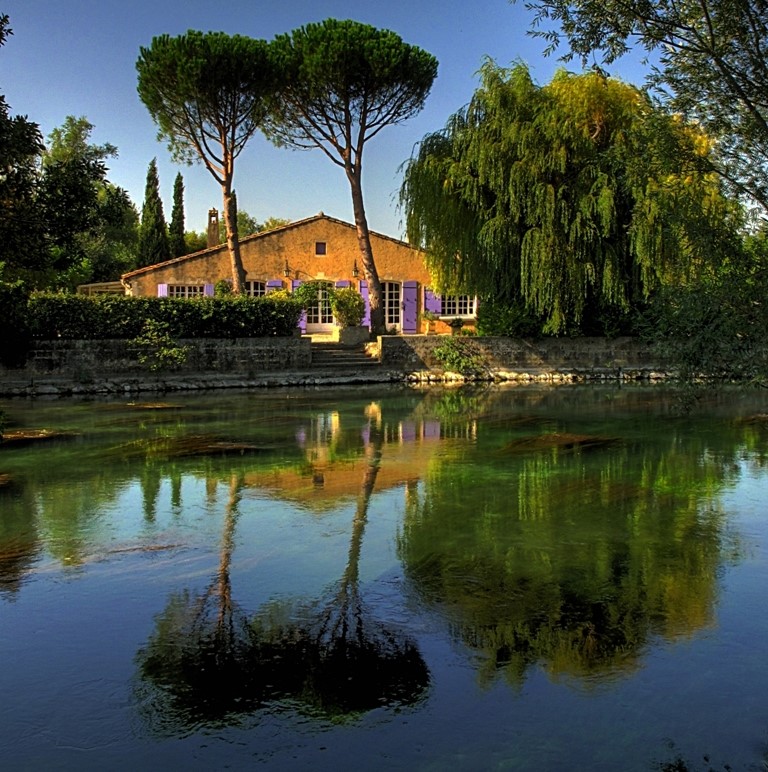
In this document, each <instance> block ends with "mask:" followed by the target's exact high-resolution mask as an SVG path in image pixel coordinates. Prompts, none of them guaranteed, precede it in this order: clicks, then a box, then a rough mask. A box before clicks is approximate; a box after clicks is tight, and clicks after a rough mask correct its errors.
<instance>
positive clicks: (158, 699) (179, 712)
mask: <svg viewBox="0 0 768 772" xmlns="http://www.w3.org/2000/svg"><path fill="white" fill-rule="evenodd" d="M375 434H376V436H377V437H378V440H374V441H372V442H371V445H370V449H369V463H368V465H367V467H366V471H365V475H364V478H363V480H362V483H361V487H360V493H359V496H358V499H357V506H356V511H355V517H354V520H353V525H352V537H351V542H350V549H349V554H348V559H347V566H346V570H345V571H344V574H343V576H342V578H341V581H340V582H339V584H338V587H337V588H335V590H334V591H333V592H332V593H331V595H330V597H329V598H328V599H326V600H324V601H322V602H319V603H314V604H299V605H295V606H289V605H286V604H276V603H270V604H268V605H266V606H265V607H264V608H262V609H261V610H260V611H259V613H257V614H256V615H255V616H254V617H253V618H252V619H251V620H249V619H248V618H247V617H246V615H245V614H244V613H243V612H242V611H241V610H239V609H238V608H237V607H236V606H235V604H234V603H233V600H232V588H231V580H230V565H231V557H232V550H233V546H234V530H235V522H236V513H237V506H238V502H239V496H240V488H241V487H242V478H240V479H238V481H237V482H236V483H235V482H234V481H233V484H232V485H231V487H230V499H229V502H228V505H227V509H226V518H225V526H224V534H223V538H222V545H221V551H220V561H219V571H218V574H217V577H216V580H215V582H214V583H213V584H212V585H211V587H209V589H208V591H207V592H206V593H205V594H204V595H202V596H200V597H194V596H192V595H191V594H189V593H185V594H182V595H177V596H174V597H172V598H171V601H170V602H169V604H168V606H167V607H166V610H165V611H164V612H163V614H162V615H161V616H160V617H159V618H158V620H157V627H156V631H155V634H154V635H153V636H152V638H151V639H150V641H149V642H148V644H147V646H146V647H145V649H143V650H142V651H140V652H139V654H138V657H137V659H138V662H139V666H140V671H141V677H142V681H143V687H142V690H143V692H144V694H143V699H144V701H145V704H146V705H148V706H149V709H150V712H151V714H152V716H153V724H155V725H156V726H158V724H159V728H160V729H163V728H167V729H169V730H172V729H174V728H178V727H179V726H181V727H185V726H190V725H193V724H197V723H198V722H200V721H203V722H207V721H212V720H214V721H215V720H223V719H226V720H231V719H233V718H234V717H236V716H237V715H241V714H244V713H248V712H252V711H253V710H254V709H255V708H257V707H258V706H259V705H261V704H263V703H265V702H267V701H269V700H274V699H285V698H288V699H292V700H297V701H298V702H300V703H302V704H304V705H306V706H308V707H311V708H313V709H316V710H320V711H321V712H322V713H324V714H331V715H337V714H338V715H346V714H350V713H356V712H360V711H366V710H371V709H373V708H376V707H380V706H382V705H385V704H388V703H397V704H405V703H409V702H413V701H414V700H415V699H417V698H418V697H419V695H420V694H421V692H422V691H423V690H424V688H425V687H426V685H427V682H428V678H429V674H428V671H427V668H426V665H425V663H424V661H423V660H422V658H421V656H420V654H419V652H418V650H417V649H416V647H415V645H414V644H413V642H412V641H410V640H409V639H407V638H404V637H403V636H401V635H398V634H397V633H395V632H393V631H391V630H389V629H388V628H387V627H386V626H385V625H383V624H380V623H379V622H377V621H374V620H371V619H370V618H369V615H368V613H367V610H366V608H365V605H364V603H363V599H362V597H361V593H360V587H359V563H360V553H361V548H362V541H363V534H364V530H365V524H366V521H367V516H368V507H369V502H370V499H371V495H372V492H373V489H374V486H375V482H376V476H377V473H378V469H379V463H380V460H381V439H380V434H379V433H378V432H375Z"/></svg>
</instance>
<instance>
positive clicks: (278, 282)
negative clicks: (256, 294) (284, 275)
mask: <svg viewBox="0 0 768 772" xmlns="http://www.w3.org/2000/svg"><path fill="white" fill-rule="evenodd" d="M282 288H283V280H282V279H269V281H267V288H266V289H267V294H269V293H270V292H276V291H277V290H281V289H282Z"/></svg>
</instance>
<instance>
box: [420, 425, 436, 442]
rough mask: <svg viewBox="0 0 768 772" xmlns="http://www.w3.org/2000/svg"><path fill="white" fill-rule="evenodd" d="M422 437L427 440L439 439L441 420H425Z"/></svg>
mask: <svg viewBox="0 0 768 772" xmlns="http://www.w3.org/2000/svg"><path fill="white" fill-rule="evenodd" d="M422 437H424V439H425V440H439V439H440V421H424V423H423V424H422Z"/></svg>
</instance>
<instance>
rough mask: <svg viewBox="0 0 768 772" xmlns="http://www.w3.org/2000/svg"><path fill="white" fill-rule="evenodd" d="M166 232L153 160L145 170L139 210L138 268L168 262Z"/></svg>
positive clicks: (169, 254) (168, 251) (158, 183)
mask: <svg viewBox="0 0 768 772" xmlns="http://www.w3.org/2000/svg"><path fill="white" fill-rule="evenodd" d="M170 258H171V250H170V248H169V246H168V231H167V228H166V225H165V215H164V214H163V202H162V200H161V199H160V182H159V179H158V176H157V159H156V158H153V159H152V160H151V161H150V163H149V169H148V170H147V184H146V187H145V189H144V205H143V206H142V209H141V225H140V227H139V260H138V263H139V267H142V266H145V265H154V264H155V263H162V262H163V261H164V260H170Z"/></svg>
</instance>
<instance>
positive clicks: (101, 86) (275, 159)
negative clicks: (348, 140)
mask: <svg viewBox="0 0 768 772" xmlns="http://www.w3.org/2000/svg"><path fill="white" fill-rule="evenodd" d="M0 13H7V14H8V15H9V16H10V26H11V28H12V29H13V35H12V36H11V37H9V38H8V40H7V41H6V44H5V46H4V47H3V48H1V49H0V93H3V94H5V96H6V99H7V102H8V104H9V105H10V108H11V114H12V115H17V114H18V115H26V116H27V117H28V118H29V119H30V120H32V121H34V122H36V123H38V124H39V125H40V128H41V130H42V132H43V134H44V135H45V136H46V137H47V135H48V134H49V133H50V131H51V130H52V129H54V128H55V127H57V126H61V125H62V123H63V122H64V120H65V118H66V117H67V116H68V115H74V116H76V117H79V116H85V117H86V118H87V119H88V120H89V121H90V122H91V123H92V124H93V125H94V127H95V128H94V132H93V134H92V136H91V141H92V142H94V143H96V144H103V143H107V142H109V143H111V144H113V145H115V146H117V148H118V151H119V157H118V158H116V159H111V160H110V161H109V162H108V166H109V175H108V177H109V179H110V181H111V182H113V183H114V184H116V185H119V186H121V187H123V188H125V189H126V190H127V191H128V193H129V195H130V196H131V199H132V200H133V202H134V203H135V204H136V206H137V208H138V209H139V210H141V204H142V202H143V199H144V185H145V181H146V174H147V167H148V165H149V162H150V161H151V160H152V158H157V162H158V169H159V175H160V189H161V195H162V197H163V201H164V206H165V215H166V219H170V212H171V202H172V195H173V181H174V178H175V177H176V173H177V172H178V171H181V173H182V175H183V177H184V185H185V194H184V197H185V218H186V222H185V226H186V229H187V230H196V231H203V230H205V227H206V222H207V212H208V209H210V208H211V207H216V208H217V209H219V210H221V192H220V189H219V187H218V185H217V184H216V182H215V181H214V180H213V178H212V177H211V176H210V174H209V173H208V172H207V171H206V170H205V169H204V167H202V166H201V165H195V166H191V167H190V166H179V165H176V164H174V163H172V162H171V160H170V154H169V152H168V149H167V148H166V146H165V145H164V144H163V143H161V142H159V141H158V140H157V130H156V127H155V125H154V124H153V122H152V119H151V118H150V116H149V113H148V112H147V110H146V108H145V107H144V105H143V104H142V103H141V101H140V100H139V98H138V95H137V93H136V68H135V65H136V59H137V58H138V55H139V48H140V47H141V46H149V45H150V43H151V42H152V38H153V37H154V36H155V35H160V34H164V33H167V34H170V35H179V34H182V33H183V32H186V31H187V30H188V29H197V30H202V31H209V30H217V31H218V30H222V31H224V32H227V33H229V34H241V35H248V36H250V37H254V38H264V39H267V40H269V39H271V38H272V37H273V36H274V35H276V34H278V33H282V32H290V31H291V30H293V29H295V28H297V27H300V26H302V25H304V24H306V23H308V22H312V21H322V20H323V19H327V18H331V17H332V18H337V19H355V20H357V21H360V22H364V23H367V24H372V25H374V26H377V27H383V28H388V29H391V30H394V31H395V32H397V33H398V34H399V35H400V36H401V37H402V38H403V40H404V41H405V42H406V43H410V44H413V45H416V46H419V47H420V48H423V49H425V50H426V51H429V52H430V53H431V54H433V55H434V56H435V57H437V60H438V62H439V69H438V76H437V79H436V81H435V84H434V86H433V88H432V92H431V94H430V96H429V97H428V99H427V102H426V105H425V107H424V109H423V110H422V111H421V112H420V113H419V114H418V115H416V116H415V117H413V118H411V119H410V120H408V121H406V122H405V123H404V124H401V125H400V126H394V127H388V128H386V129H384V130H383V131H382V132H381V133H380V134H379V135H378V136H377V137H375V138H374V139H373V140H371V142H370V143H368V145H367V146H366V150H365V155H364V166H363V185H364V194H365V203H366V210H367V214H368V222H369V226H370V227H371V228H372V229H373V230H375V231H378V232H380V233H385V234H387V235H390V236H395V237H397V238H401V237H402V236H403V228H402V225H401V219H402V218H401V214H400V212H399V211H398V209H397V193H398V189H399V186H400V180H401V173H400V166H401V164H402V163H403V162H404V161H405V160H406V159H408V158H409V156H410V155H411V151H412V149H413V147H414V145H415V144H416V143H417V142H418V141H419V140H420V139H421V138H422V137H423V136H424V135H425V134H427V133H429V132H431V131H435V130H437V129H440V128H442V127H443V125H444V124H445V122H446V120H447V118H448V117H449V116H450V115H451V114H452V113H453V112H455V111H456V110H458V109H459V108H460V107H462V106H463V105H465V104H466V103H467V102H468V101H469V99H470V97H471V96H472V93H473V91H474V89H475V88H476V86H477V83H478V79H477V70H478V68H479V67H480V65H481V64H482V62H483V59H484V58H485V57H490V58H492V59H493V60H495V61H496V62H497V63H498V64H500V65H502V66H508V65H510V64H512V63H513V62H515V61H523V62H525V63H526V64H528V66H529V67H530V68H531V72H532V73H533V77H534V78H535V80H536V81H537V82H539V83H542V84H543V83H546V82H548V81H549V79H550V78H551V76H552V74H553V72H554V70H555V69H556V68H557V67H558V66H559V63H558V62H557V60H556V59H555V58H553V57H552V58H548V59H547V58H544V56H543V55H542V50H543V48H544V44H543V42H542V41H540V40H538V39H535V38H531V37H529V36H528V35H527V32H528V29H529V27H530V21H531V14H530V13H529V12H528V11H526V9H525V7H524V5H523V4H522V2H520V3H518V4H515V5H511V4H510V3H509V2H508V1H507V0H469V1H468V0H461V1H459V0H441V1H438V0H356V1H355V2H351V1H350V0H312V2H309V0H262V1H261V2H258V1H257V0H228V1H225V2H219V1H218V0H154V1H153V2H149V1H148V0H133V2H126V1H125V0H120V2H117V0H0ZM570 66H571V67H573V68H575V67H576V66H577V65H576V64H575V63H573V64H571V65H570ZM617 74H619V75H620V76H622V77H624V78H625V79H626V80H631V81H635V82H639V78H640V73H639V69H637V68H633V67H632V66H631V65H629V64H627V65H625V67H624V69H623V70H622V69H621V68H619V69H618V70H617ZM235 189H236V190H237V194H238V204H239V206H240V208H241V209H244V210H245V211H247V212H248V213H249V214H251V215H252V216H254V217H255V218H256V219H257V220H265V219H266V218H267V217H270V216H274V217H285V218H289V219H291V220H297V219H301V218H303V217H309V216H311V215H314V214H316V213H317V212H319V211H324V212H325V213H326V214H329V215H332V216H334V217H338V218H340V219H342V220H346V221H349V222H351V221H352V204H351V199H350V193H349V187H348V184H347V180H346V178H345V177H344V174H343V172H342V170H341V169H339V168H338V167H337V166H335V165H334V164H332V163H331V162H330V161H329V160H328V159H327V158H326V156H325V155H324V154H323V153H322V152H321V151H320V150H314V151H291V150H285V149H277V148H275V147H273V146H272V145H271V144H270V143H269V142H267V141H266V140H265V139H264V137H263V136H262V135H261V134H258V135H256V136H254V137H253V139H252V140H251V141H250V143H249V144H248V145H247V146H246V148H245V150H244V151H243V153H242V155H241V156H240V157H239V158H238V160H237V162H236V166H235Z"/></svg>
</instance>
